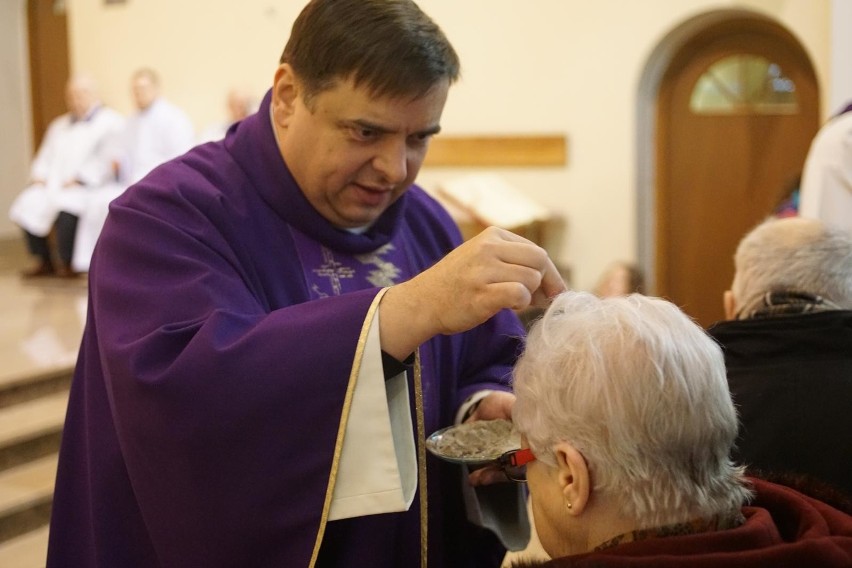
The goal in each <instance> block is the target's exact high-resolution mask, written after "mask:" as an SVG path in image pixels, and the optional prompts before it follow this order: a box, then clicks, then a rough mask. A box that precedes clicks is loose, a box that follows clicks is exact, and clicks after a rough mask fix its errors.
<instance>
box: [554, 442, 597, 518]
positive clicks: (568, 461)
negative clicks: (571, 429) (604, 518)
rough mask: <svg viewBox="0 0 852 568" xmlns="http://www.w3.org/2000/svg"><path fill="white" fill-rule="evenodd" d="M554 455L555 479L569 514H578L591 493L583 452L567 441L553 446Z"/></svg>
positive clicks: (587, 468) (584, 506)
mask: <svg viewBox="0 0 852 568" xmlns="http://www.w3.org/2000/svg"><path fill="white" fill-rule="evenodd" d="M553 450H554V453H555V455H556V468H557V479H558V482H559V487H560V488H561V490H562V498H563V501H564V504H565V508H566V512H567V513H568V514H569V515H575V516H576V515H579V514H581V513H582V512H583V510H584V509H585V508H586V505H587V504H588V502H589V494H590V493H591V479H589V467H588V465H586V458H584V457H583V454H581V453H580V451H579V450H578V449H577V448H575V447H574V446H573V445H571V444H569V443H568V442H559V443H558V444H556V445H555V446H554V447H553Z"/></svg>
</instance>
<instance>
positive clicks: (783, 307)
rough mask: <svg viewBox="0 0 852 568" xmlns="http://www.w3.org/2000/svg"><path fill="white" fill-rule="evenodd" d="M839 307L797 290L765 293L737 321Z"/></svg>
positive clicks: (836, 308) (825, 299)
mask: <svg viewBox="0 0 852 568" xmlns="http://www.w3.org/2000/svg"><path fill="white" fill-rule="evenodd" d="M839 309H840V306H838V305H837V304H835V303H834V302H832V301H831V300H828V299H827V298H823V297H822V296H819V295H817V294H809V293H807V292H799V291H797V290H776V291H774V292H767V293H765V294H764V295H763V296H762V297H761V298H760V301H759V303H757V305H756V306H754V307H752V308H751V309H750V310H748V311H745V312H741V313H739V314H738V319H761V318H771V317H775V316H788V315H799V314H806V313H811V312H825V311H829V310H839Z"/></svg>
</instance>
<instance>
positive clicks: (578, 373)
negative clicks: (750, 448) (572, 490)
mask: <svg viewBox="0 0 852 568" xmlns="http://www.w3.org/2000/svg"><path fill="white" fill-rule="evenodd" d="M514 385H515V387H514V388H515V394H516V395H517V401H516V403H515V406H514V409H513V411H512V415H513V420H514V422H515V424H516V425H517V427H518V429H519V430H520V431H521V432H522V433H523V434H524V435H525V436H526V438H527V440H528V441H529V445H530V447H531V448H532V450H533V453H534V454H535V455H536V456H537V458H538V459H539V460H541V461H542V462H544V463H548V464H550V465H554V464H555V461H554V456H553V452H552V448H553V445H554V444H556V443H557V442H560V441H567V442H569V443H571V444H572V445H574V446H575V447H576V448H577V449H578V450H579V451H580V452H581V453H582V454H583V455H584V456H585V458H586V461H587V462H588V465H589V471H590V475H591V479H592V488H593V491H597V492H606V493H607V494H609V495H611V496H613V497H614V498H615V499H617V502H618V503H619V504H620V505H621V506H622V507H623V511H624V513H625V514H626V515H630V516H631V517H633V518H634V519H635V521H636V523H637V525H638V528H648V527H656V526H662V525H667V524H672V523H677V522H683V521H687V520H691V519H695V518H707V517H710V516H713V515H716V514H725V513H729V512H730V511H732V510H738V509H739V507H740V506H741V505H742V504H743V503H744V501H745V500H746V499H747V498H748V497H749V495H750V492H749V490H748V489H747V487H746V484H745V482H744V479H743V469H742V468H739V467H735V466H734V465H733V464H732V462H731V461H730V457H729V456H730V451H731V448H732V446H733V443H734V439H735V438H736V435H737V416H736V411H735V410H734V405H733V403H732V401H731V396H730V392H729V391H728V383H727V379H726V375H725V362H724V358H723V356H722V352H721V350H720V348H719V346H718V345H717V344H716V343H715V342H714V341H713V340H712V339H711V338H710V337H709V336H708V335H707V334H706V333H704V331H703V330H702V329H701V328H700V327H699V326H698V325H696V324H695V323H694V322H693V321H692V320H691V319H689V318H688V317H687V316H686V315H685V314H684V313H683V312H681V311H680V310H679V309H678V308H677V307H676V306H674V305H673V304H671V303H669V302H667V301H665V300H661V299H659V298H650V297H647V296H642V295H639V294H632V295H630V296H627V297H621V298H607V299H599V298H597V297H596V296H594V295H592V294H588V293H583V292H565V293H563V294H561V295H559V296H557V297H556V298H555V299H554V300H553V303H552V305H551V306H550V307H549V308H548V310H547V311H546V312H545V314H544V315H543V316H542V317H541V319H540V320H539V321H538V322H536V324H535V325H534V326H533V327H532V329H531V331H530V335H529V337H528V339H527V345H526V349H525V351H524V353H523V355H522V356H521V358H520V360H519V361H518V363H517V365H516V367H515V371H514Z"/></svg>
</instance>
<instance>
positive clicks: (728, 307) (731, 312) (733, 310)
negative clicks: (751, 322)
mask: <svg viewBox="0 0 852 568" xmlns="http://www.w3.org/2000/svg"><path fill="white" fill-rule="evenodd" d="M722 305H723V306H724V308H725V319H729V320H732V319H737V299H736V298H734V293H733V292H732V291H730V290H725V293H724V294H723V295H722Z"/></svg>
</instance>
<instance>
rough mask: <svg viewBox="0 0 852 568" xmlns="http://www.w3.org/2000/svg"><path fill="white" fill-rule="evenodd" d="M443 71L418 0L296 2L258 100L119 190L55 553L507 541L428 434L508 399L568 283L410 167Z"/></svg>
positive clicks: (100, 555)
mask: <svg viewBox="0 0 852 568" xmlns="http://www.w3.org/2000/svg"><path fill="white" fill-rule="evenodd" d="M458 73H459V62H458V58H457V56H456V54H455V52H454V50H453V48H452V46H451V45H450V43H449V41H448V40H447V39H446V37H445V36H444V34H443V33H442V31H441V30H440V29H439V28H438V27H437V25H436V24H435V23H434V22H433V21H432V20H431V19H430V18H429V17H428V16H426V15H425V14H423V13H422V12H421V11H420V9H419V8H418V7H417V6H416V4H414V3H413V2H411V1H410V0H391V1H381V2H379V1H365V0H312V1H311V2H310V3H309V4H308V5H307V7H306V8H305V9H304V10H303V11H302V13H301V14H300V16H299V17H298V18H297V20H296V22H295V24H294V26H293V30H292V33H291V36H290V39H289V41H288V44H287V46H286V47H285V50H284V53H283V55H282V57H281V61H280V65H279V66H278V68H277V69H276V72H275V75H274V81H273V85H272V88H271V89H270V91H269V92H268V93H267V94H266V96H265V98H264V100H263V103H262V104H261V106H260V109H259V111H258V112H257V113H256V114H254V115H252V116H250V117H248V118H246V119H245V120H243V121H242V122H240V123H239V124H238V125H236V126H235V127H234V128H232V129H231V130H230V131H229V132H228V134H227V136H226V137H225V139H224V140H222V141H219V142H213V143H209V144H205V145H203V146H199V147H197V148H195V149H194V150H193V151H191V152H190V153H188V154H186V155H184V156H182V157H180V158H177V159H176V160H173V161H171V162H169V163H167V164H165V165H163V166H161V167H159V168H157V169H155V170H154V171H153V172H151V173H150V174H149V175H148V176H147V177H145V178H144V179H143V180H141V181H140V182H139V183H137V184H136V185H134V186H132V187H131V188H130V189H128V190H127V191H126V192H125V193H124V194H123V195H122V196H121V197H119V198H118V199H117V200H116V201H114V202H113V203H112V205H111V206H110V212H109V217H108V219H107V222H106V225H105V227H104V230H103V236H102V238H101V239H100V241H99V244H98V246H97V248H96V250H95V254H94V257H93V260H92V265H91V271H90V301H89V314H88V321H87V324H86V330H85V334H84V338H83V343H82V346H81V352H80V357H79V361H78V364H77V369H76V372H75V376H74V380H73V384H72V389H71V398H70V403H69V409H68V415H67V419H66V429H65V431H64V437H63V442H62V448H61V451H60V463H59V469H58V477H57V484H56V494H55V500H54V509H53V517H52V520H51V531H50V542H49V551H48V561H47V565H48V566H50V567H58V566H63V567H76V566H80V567H82V566H122V567H129V568H133V567H148V566H158V567H159V566H177V567H185V566H205V567H213V566H252V567H266V566H268V567H282V566H287V567H313V566H317V567H320V566H322V567H357V566H370V567H374V568H375V567H378V568H391V567H394V568H396V567H401V566H405V567H410V566H421V567H424V568H425V567H427V566H428V567H431V568H440V567H458V568H464V567H473V566H494V567H497V566H499V565H500V562H501V559H502V557H503V552H504V548H503V546H502V544H501V542H500V541H499V539H498V538H497V536H496V535H495V534H494V533H493V532H491V531H490V530H488V529H485V528H483V527H481V526H477V525H475V524H474V523H471V522H469V521H468V520H467V517H466V513H465V510H464V504H463V499H462V488H463V484H464V483H466V480H465V479H463V477H462V475H461V468H460V467H459V466H457V465H455V464H450V463H445V462H439V461H438V460H437V459H435V458H433V457H431V456H429V455H427V453H426V451H425V449H424V445H423V441H424V438H425V437H426V435H428V434H429V433H430V432H432V431H434V430H437V429H439V428H441V427H444V426H448V425H451V424H453V423H454V422H458V421H460V420H462V419H464V418H465V417H467V419H472V420H477V419H493V418H509V417H510V416H511V407H512V403H513V402H514V396H513V395H512V394H511V393H510V385H509V373H510V370H511V366H512V365H513V363H514V361H515V358H516V356H517V355H518V351H519V349H520V341H521V337H522V334H523V328H522V326H521V325H520V323H519V321H518V319H517V317H516V316H515V315H514V313H513V311H512V309H521V308H524V307H526V306H529V305H531V304H540V303H542V302H543V301H545V299H546V298H547V297H549V296H552V295H554V294H557V293H559V292H561V291H562V290H563V289H564V284H563V283H562V281H561V279H560V278H559V276H558V274H557V272H556V270H555V268H554V265H553V263H552V262H551V261H550V259H549V258H548V257H547V254H546V253H545V252H544V251H543V250H542V249H541V248H540V247H538V246H536V245H535V244H533V243H531V242H529V241H527V240H526V239H523V238H521V237H518V236H516V235H513V234H511V233H509V232H506V231H503V230H500V229H496V228H492V229H488V230H486V231H485V232H483V233H482V234H480V235H478V236H477V237H475V238H473V239H471V240H469V241H467V242H465V243H461V237H460V234H459V231H458V230H457V228H456V226H455V225H454V223H453V222H452V220H451V218H450V217H449V216H448V214H447V213H446V212H445V211H444V210H443V209H442V208H441V207H440V206H439V205H438V204H437V203H436V202H435V201H434V200H432V199H431V198H430V197H429V196H428V195H427V194H426V193H425V192H424V191H423V190H422V189H420V188H419V187H417V186H416V185H414V184H413V183H414V179H415V177H416V175H417V173H418V170H419V168H420V165H421V163H422V161H423V158H424V157H425V154H426V150H427V148H428V143H429V140H430V138H431V137H432V136H433V135H435V134H436V133H438V131H439V130H440V118H441V114H442V111H443V107H444V103H445V101H446V97H447V93H448V90H449V87H450V84H451V83H453V82H454V81H455V80H456V78H457V77H458Z"/></svg>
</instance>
